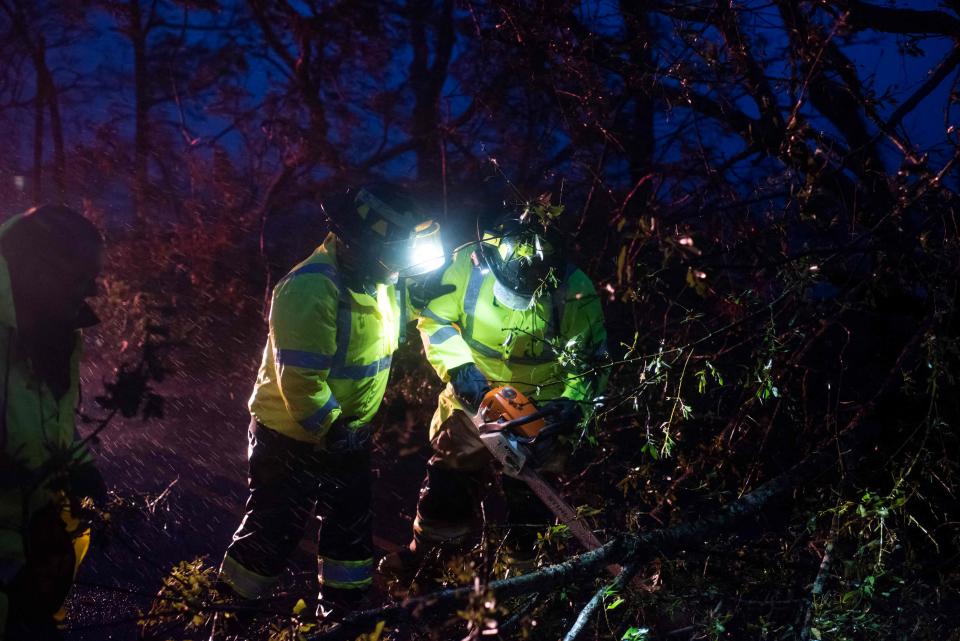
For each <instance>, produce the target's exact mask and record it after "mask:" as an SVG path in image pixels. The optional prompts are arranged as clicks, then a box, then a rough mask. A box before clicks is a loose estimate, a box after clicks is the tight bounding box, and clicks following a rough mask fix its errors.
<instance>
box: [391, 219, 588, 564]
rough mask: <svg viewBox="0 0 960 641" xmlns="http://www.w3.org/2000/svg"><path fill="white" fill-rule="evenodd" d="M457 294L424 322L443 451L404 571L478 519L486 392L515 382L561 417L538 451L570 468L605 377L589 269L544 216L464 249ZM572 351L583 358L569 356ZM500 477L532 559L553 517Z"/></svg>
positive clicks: (446, 279) (399, 558)
mask: <svg viewBox="0 0 960 641" xmlns="http://www.w3.org/2000/svg"><path fill="white" fill-rule="evenodd" d="M442 283H443V284H447V285H451V286H453V288H454V289H453V291H451V292H450V293H448V294H445V295H442V296H439V297H437V298H435V299H433V300H432V301H430V302H429V304H428V305H427V307H426V308H424V309H423V311H422V312H421V315H420V319H419V321H418V327H419V329H420V334H421V337H422V339H423V345H424V348H425V350H426V355H427V359H428V360H429V361H430V364H431V365H433V367H434V369H435V370H436V372H437V374H438V375H439V376H440V378H441V379H442V380H443V382H444V383H447V386H446V388H445V389H444V390H443V391H442V392H441V394H440V399H439V404H438V406H437V409H436V412H435V413H434V415H433V420H432V421H431V425H430V438H431V447H432V450H433V455H432V457H431V458H430V460H429V461H428V464H427V475H426V479H425V480H424V483H423V487H422V489H421V493H420V500H419V503H418V505H417V515H416V518H415V520H414V524H413V540H412V542H411V543H410V545H409V547H408V548H402V549H401V551H400V552H399V553H395V554H393V555H390V556H388V557H386V558H385V559H384V561H383V564H382V565H381V570H382V571H383V572H384V573H385V574H393V575H395V576H404V575H405V574H409V571H410V570H411V569H413V568H412V566H415V565H416V564H418V563H419V561H420V560H421V559H422V557H423V555H424V554H425V553H426V552H427V551H428V550H429V549H430V548H433V547H435V546H438V545H439V544H442V543H445V542H448V541H453V540H457V539H462V537H464V536H465V535H467V534H468V533H469V532H470V531H471V529H472V528H473V526H474V525H475V521H476V517H477V515H478V514H479V510H478V503H479V500H480V489H481V483H482V480H483V476H484V472H485V471H486V470H487V469H489V466H490V462H491V460H492V457H491V456H490V454H489V453H488V451H487V450H486V448H485V447H484V446H483V444H482V443H481V442H480V439H479V438H478V437H477V433H476V429H475V428H474V426H473V424H472V422H471V420H470V418H469V417H468V416H467V414H468V413H469V414H471V415H472V414H475V413H476V411H477V408H478V407H479V405H480V402H481V401H482V400H483V397H484V395H485V394H486V393H487V392H488V391H489V390H490V389H491V388H492V387H496V386H499V385H506V384H509V385H511V386H513V387H515V388H517V389H518V390H519V391H521V392H523V393H524V394H526V395H527V396H528V397H529V398H530V399H531V400H532V401H533V402H534V403H535V404H536V405H537V407H538V408H539V409H548V408H549V409H550V410H551V411H552V412H554V414H553V415H552V417H551V418H548V419H547V421H548V424H552V425H555V426H556V427H555V428H554V429H552V430H550V431H551V432H552V433H553V434H552V436H550V437H548V438H546V439H545V440H542V441H541V442H539V443H538V444H537V446H536V448H535V450H534V452H533V455H534V460H535V464H536V465H537V466H538V469H539V470H540V471H541V472H546V473H547V474H548V475H549V474H550V473H555V472H559V471H561V470H562V468H563V465H564V462H565V460H566V458H567V457H568V455H569V453H570V444H571V443H572V442H574V441H576V440H577V436H578V427H579V426H580V425H581V423H582V422H583V421H584V419H585V418H588V417H589V415H590V414H591V413H592V411H591V410H592V406H593V401H594V399H595V398H596V397H597V396H598V395H599V394H600V393H601V392H602V388H603V386H604V385H605V382H606V376H605V372H606V369H605V368H604V367H602V363H603V362H605V359H606V358H607V348H606V337H607V335H606V330H605V328H604V320H603V312H602V310H601V306H600V300H599V298H598V296H597V294H596V291H595V290H594V287H593V284H592V283H591V281H590V279H589V278H588V277H587V275H586V274H584V273H583V271H581V270H580V269H578V268H577V267H576V266H575V265H573V264H572V263H570V262H568V261H567V260H565V259H564V257H563V254H562V252H561V246H560V241H559V239H558V238H557V236H556V234H555V233H553V232H552V231H547V230H546V229H544V228H543V227H542V226H541V225H540V224H539V223H533V222H522V221H521V219H519V218H506V219H502V220H501V221H500V223H499V224H498V225H497V226H496V227H495V228H494V229H493V230H491V231H489V232H487V233H486V234H485V235H484V239H483V240H482V242H480V243H475V244H472V245H468V246H466V247H465V248H463V249H461V250H460V251H458V252H457V253H456V254H455V256H454V258H453V262H452V264H451V265H450V266H449V267H448V268H447V269H446V271H445V272H444V274H443V278H442ZM571 357H573V358H571ZM501 484H502V488H503V491H504V495H505V498H506V503H507V508H508V512H509V515H508V519H509V522H510V523H512V524H521V525H519V526H518V527H516V528H514V529H513V532H512V534H511V539H513V545H512V546H511V547H512V548H513V550H514V551H515V553H518V554H519V555H520V556H521V557H522V556H524V553H525V555H526V556H527V558H529V555H530V554H531V553H532V552H531V550H532V547H533V542H534V541H535V540H536V533H537V531H538V529H539V528H537V527H530V525H531V524H533V525H537V524H546V523H548V522H550V521H552V520H553V515H552V513H550V512H549V510H547V508H546V507H545V506H543V504H542V503H541V502H540V500H539V499H538V498H537V497H536V496H535V495H534V494H533V493H532V492H531V491H530V490H529V488H528V486H527V485H526V484H525V483H523V482H522V481H518V480H515V479H512V478H509V477H506V476H502V477H501Z"/></svg>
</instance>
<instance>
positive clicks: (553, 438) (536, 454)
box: [530, 398, 583, 468]
mask: <svg viewBox="0 0 960 641" xmlns="http://www.w3.org/2000/svg"><path fill="white" fill-rule="evenodd" d="M540 409H541V411H546V412H550V415H549V416H546V417H544V418H545V420H546V422H547V424H546V426H544V428H543V429H541V430H540V433H539V434H537V437H536V438H535V439H534V441H533V443H532V445H531V447H530V458H531V462H532V463H533V466H534V467H535V468H537V467H540V466H542V465H546V464H547V463H548V462H550V460H551V459H553V458H554V456H555V455H556V453H557V451H558V450H560V449H561V448H563V447H564V446H565V444H564V441H566V440H568V438H569V437H571V436H573V434H574V432H576V429H577V426H578V425H579V424H580V421H581V420H583V410H582V409H581V408H580V404H579V403H577V402H576V401H571V400H570V399H568V398H558V399H556V400H553V401H549V402H547V403H544V404H543V405H542V406H541V407H540ZM562 437H565V438H562Z"/></svg>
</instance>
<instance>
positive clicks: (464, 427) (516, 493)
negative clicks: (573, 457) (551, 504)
mask: <svg viewBox="0 0 960 641" xmlns="http://www.w3.org/2000/svg"><path fill="white" fill-rule="evenodd" d="M430 445H431V447H432V448H433V456H431V457H430V460H429V461H428V462H427V476H426V478H425V479H424V481H423V487H422V488H421V490H420V501H419V503H418V504H417V517H416V519H414V522H413V536H414V540H416V541H417V543H418V544H420V543H423V544H426V545H436V544H439V543H443V542H445V541H450V540H453V539H458V538H461V537H463V536H465V535H467V534H469V533H470V531H471V530H472V529H473V528H474V527H475V525H476V524H477V522H478V520H479V515H480V498H481V487H482V486H483V483H484V481H485V480H486V478H487V474H488V473H489V470H490V469H491V462H493V457H492V456H491V455H490V452H489V451H488V450H487V448H486V447H485V446H484V445H483V443H482V442H481V441H480V438H479V436H477V430H476V428H475V427H474V425H473V423H472V422H471V421H470V419H469V418H468V417H467V415H466V414H464V413H463V412H461V411H459V410H457V411H454V412H453V414H451V415H450V417H449V418H448V419H447V420H446V421H444V422H443V424H442V425H441V426H440V430H439V431H438V432H437V435H436V436H435V437H434V438H433V439H432V440H431V442H430ZM566 458H567V457H566V453H565V452H560V451H558V452H557V454H556V455H555V456H554V457H553V458H551V460H549V461H547V463H546V465H544V466H543V467H541V468H540V472H541V474H544V475H545V476H549V475H550V473H551V472H554V471H559V470H560V469H562V468H563V464H564V462H565V461H566ZM495 465H496V463H495V462H494V466H495ZM500 484H501V487H502V488H503V492H504V497H505V499H506V504H507V518H508V522H509V524H510V525H511V526H512V527H511V533H512V537H513V538H514V540H515V543H516V544H517V545H518V546H519V547H525V546H528V545H532V541H533V540H536V534H537V531H538V530H539V529H540V528H541V527H542V526H544V525H546V524H548V523H550V522H552V521H553V520H554V518H555V517H554V515H553V513H552V512H550V510H549V509H548V508H547V507H546V506H544V505H543V502H542V501H541V500H540V499H539V498H538V497H537V496H536V495H535V494H534V493H533V492H532V491H531V490H530V488H529V486H528V485H527V484H526V483H524V482H523V481H518V480H516V479H514V478H510V477H508V476H506V475H501V477H500Z"/></svg>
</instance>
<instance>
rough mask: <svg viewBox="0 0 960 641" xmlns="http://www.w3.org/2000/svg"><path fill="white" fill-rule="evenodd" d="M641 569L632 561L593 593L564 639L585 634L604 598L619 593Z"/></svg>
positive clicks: (567, 639)
mask: <svg viewBox="0 0 960 641" xmlns="http://www.w3.org/2000/svg"><path fill="white" fill-rule="evenodd" d="M639 569H640V565H639V564H638V563H631V564H629V565H627V566H625V567H624V568H623V570H622V571H621V572H620V574H618V575H617V577H616V578H615V579H614V580H613V581H612V582H611V583H610V584H609V585H604V586H603V587H602V588H600V589H599V590H597V592H596V594H594V595H593V598H592V599H590V601H589V602H587V605H585V606H584V607H583V609H582V610H580V615H579V616H578V617H577V620H576V621H574V623H573V626H572V627H571V628H570V630H569V631H568V632H567V635H566V636H565V637H563V641H577V639H579V638H580V635H581V634H583V631H584V630H586V629H587V624H588V623H590V619H592V618H593V615H594V614H595V613H596V611H597V608H599V607H600V605H601V604H602V603H603V598H604V597H605V596H607V595H608V594H611V593H617V592H620V591H621V590H623V588H624V587H625V586H626V585H627V583H628V582H629V581H630V579H631V578H633V575H634V574H636V573H637V570H639Z"/></svg>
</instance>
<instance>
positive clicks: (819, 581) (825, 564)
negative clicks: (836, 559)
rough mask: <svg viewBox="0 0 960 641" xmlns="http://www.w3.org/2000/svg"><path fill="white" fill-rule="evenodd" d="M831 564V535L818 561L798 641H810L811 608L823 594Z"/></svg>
mask: <svg viewBox="0 0 960 641" xmlns="http://www.w3.org/2000/svg"><path fill="white" fill-rule="evenodd" d="M832 562H833V534H832V533H831V535H830V540H829V541H827V546H826V548H824V550H823V559H821V561H820V569H819V570H818V571H817V578H816V579H814V581H813V589H812V590H810V603H809V604H808V605H807V608H806V609H807V613H806V615H805V616H804V619H803V629H802V630H801V631H800V641H810V636H811V628H812V627H813V608H814V606H815V605H816V601H817V597H819V596H820V595H821V594H823V585H824V584H825V583H826V582H827V575H829V574H830V564H831V563H832Z"/></svg>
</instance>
